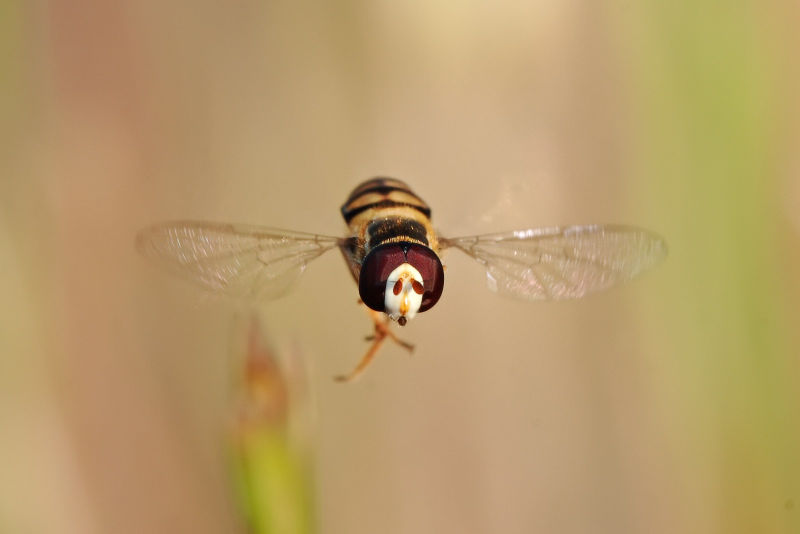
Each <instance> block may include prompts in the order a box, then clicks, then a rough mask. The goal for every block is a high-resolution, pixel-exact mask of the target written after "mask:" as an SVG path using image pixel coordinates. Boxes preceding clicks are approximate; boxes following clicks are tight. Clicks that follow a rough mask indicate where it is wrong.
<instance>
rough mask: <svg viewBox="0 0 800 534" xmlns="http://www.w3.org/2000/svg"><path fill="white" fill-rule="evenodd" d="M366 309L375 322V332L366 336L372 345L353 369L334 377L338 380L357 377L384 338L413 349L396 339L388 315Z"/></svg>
mask: <svg viewBox="0 0 800 534" xmlns="http://www.w3.org/2000/svg"><path fill="white" fill-rule="evenodd" d="M367 311H368V312H369V314H370V317H372V321H373V323H375V333H374V334H373V335H371V336H368V337H367V341H372V345H371V346H370V348H369V350H367V353H366V354H364V356H363V357H362V358H361V361H360V362H358V365H357V366H356V368H355V369H353V370H352V371H351V372H350V373H349V374H346V375H338V376H336V377H335V378H336V380H337V381H339V382H351V381H353V380H355V379H356V378H358V376H359V375H361V373H363V372H364V369H366V368H367V367H368V366H369V364H370V362H372V359H373V358H374V357H375V355H376V354H377V353H378V349H379V348H380V347H381V345H383V342H384V340H386V338H389V339H391V340H392V341H394V342H395V343H397V344H398V345H400V346H401V347H403V348H405V349H407V350H408V351H409V352H411V351H413V350H414V345H412V344H411V343H407V342H405V341H403V340H401V339H398V337H397V336H396V335H395V334H394V332H392V331H391V329H390V328H389V322H390V319H389V318H388V317H386V316H385V315H383V314H382V313H380V312H376V311H375V310H371V309H369V308H367Z"/></svg>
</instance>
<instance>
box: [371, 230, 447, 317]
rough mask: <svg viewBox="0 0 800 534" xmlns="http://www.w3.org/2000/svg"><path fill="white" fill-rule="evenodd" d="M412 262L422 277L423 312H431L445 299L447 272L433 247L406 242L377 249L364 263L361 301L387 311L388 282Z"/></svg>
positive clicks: (373, 307) (420, 308)
mask: <svg viewBox="0 0 800 534" xmlns="http://www.w3.org/2000/svg"><path fill="white" fill-rule="evenodd" d="M406 262H408V263H410V264H411V265H412V266H414V268H415V269H416V270H418V271H419V274H420V275H421V276H422V286H423V290H424V291H423V293H422V304H421V305H420V307H419V311H420V312H424V311H425V310H428V309H430V308H431V307H432V306H433V305H434V304H436V302H437V301H438V300H439V297H441V296H442V289H444V269H442V262H441V261H439V257H438V256H437V255H436V253H435V252H434V251H433V250H431V249H430V248H428V247H426V246H424V245H417V244H412V243H407V242H403V241H401V242H398V243H388V244H386V245H380V246H378V247H375V248H374V249H372V250H371V251H370V253H369V254H367V257H366V258H364V261H363V262H362V264H361V273H360V274H359V276H358V293H359V294H360V295H361V300H362V301H363V302H364V304H366V305H367V306H369V307H370V308H372V309H373V310H375V311H384V307H385V304H384V303H385V298H386V280H388V279H389V275H390V274H391V273H392V271H394V270H395V269H396V268H397V267H398V266H400V265H401V264H403V263H406Z"/></svg>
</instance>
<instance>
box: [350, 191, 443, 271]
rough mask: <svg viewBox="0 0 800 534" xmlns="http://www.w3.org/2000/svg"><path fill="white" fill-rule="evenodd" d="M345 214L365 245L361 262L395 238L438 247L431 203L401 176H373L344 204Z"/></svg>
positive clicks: (351, 228)
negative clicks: (375, 249) (416, 192)
mask: <svg viewBox="0 0 800 534" xmlns="http://www.w3.org/2000/svg"><path fill="white" fill-rule="evenodd" d="M342 216H343V217H344V220H345V222H346V223H347V224H348V226H349V227H350V231H351V235H352V236H353V237H354V238H356V240H357V241H358V242H359V245H360V247H359V248H361V249H362V253H363V254H362V255H359V254H356V256H357V257H356V259H357V260H359V263H360V260H361V259H363V256H364V255H366V254H367V253H368V252H369V251H370V250H371V249H372V248H374V247H376V246H378V245H380V244H383V243H389V242H394V241H409V242H411V243H419V244H421V245H425V246H428V247H431V248H432V249H434V251H438V248H439V246H438V245H439V243H438V240H437V239H436V234H435V233H434V230H433V227H432V226H431V209H430V207H429V206H428V204H426V203H425V201H424V200H422V199H421V198H419V197H418V196H417V195H416V194H415V193H414V192H413V191H412V190H411V188H410V187H408V185H406V184H405V183H404V182H401V181H400V180H396V179H394V178H372V179H370V180H367V181H365V182H363V183H361V184H360V185H359V186H358V187H356V188H355V189H354V190H353V192H352V193H350V196H349V197H348V199H347V201H346V202H345V203H344V205H343V206H342ZM354 252H356V251H354ZM359 256H360V257H359Z"/></svg>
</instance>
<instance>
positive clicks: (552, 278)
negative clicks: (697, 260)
mask: <svg viewBox="0 0 800 534" xmlns="http://www.w3.org/2000/svg"><path fill="white" fill-rule="evenodd" d="M442 244H443V246H445V247H447V246H450V247H454V248H457V249H460V250H462V251H463V252H465V253H467V254H469V255H470V256H472V257H473V258H475V259H476V260H477V261H478V262H480V263H481V264H483V265H484V267H486V277H487V284H488V286H489V289H491V290H492V291H495V292H497V293H500V294H502V295H506V296H511V297H515V298H521V299H526V300H563V299H577V298H581V297H583V296H585V295H587V294H589V293H593V292H596V291H601V290H604V289H607V288H609V287H611V286H614V285H616V284H619V283H622V282H625V281H627V280H630V279H631V278H633V277H635V276H636V275H638V274H639V273H641V272H642V271H645V270H647V269H649V268H650V267H652V266H653V265H655V264H656V263H658V262H659V261H661V260H662V259H663V258H664V257H665V256H666V253H667V246H666V243H665V242H664V240H663V239H662V238H661V237H659V236H657V235H655V234H653V233H651V232H648V231H647V230H643V229H640V228H635V227H631V226H610V225H609V226H603V225H592V226H566V227H555V228H535V229H530V230H520V231H515V232H508V233H501V234H488V235H481V236H471V237H460V238H456V239H444V240H442Z"/></svg>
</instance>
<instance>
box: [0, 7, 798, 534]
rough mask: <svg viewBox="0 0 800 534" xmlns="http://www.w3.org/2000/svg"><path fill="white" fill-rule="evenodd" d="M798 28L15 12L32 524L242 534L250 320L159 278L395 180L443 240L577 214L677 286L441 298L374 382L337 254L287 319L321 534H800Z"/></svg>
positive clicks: (19, 302) (313, 220) (396, 12)
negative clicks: (238, 450)
mask: <svg viewBox="0 0 800 534" xmlns="http://www.w3.org/2000/svg"><path fill="white" fill-rule="evenodd" d="M798 17H800V6H799V5H798V4H797V3H796V2H791V1H788V0H766V1H760V2H755V1H745V2H728V3H724V2H723V3H719V2H712V1H709V0H693V1H688V0H678V1H673V2H658V1H652V0H645V1H642V2H629V1H624V0H609V1H605V2H596V1H591V0H575V1H566V2H563V1H562V2H552V1H545V0H538V1H530V2H519V1H512V0H508V1H500V2H492V3H483V2H461V3H452V2H442V1H437V0H434V1H430V0H429V1H425V2H420V1H411V2H363V1H354V0H345V1H341V2H336V3H333V4H320V3H317V2H309V1H306V0H299V1H293V2H288V1H287V2H269V1H263V2H237V3H233V4H232V3H228V4H219V3H216V2H207V1H202V0H201V1H192V2H188V1H174V2H166V3H165V2H154V1H151V0H145V1H141V2H128V3H113V2H97V1H90V0H71V1H69V2H67V1H63V0H53V1H50V2H22V1H19V0H5V1H4V2H2V3H0V80H2V83H0V173H1V176H0V273H2V276H0V473H2V476H1V477H0V532H3V533H6V532H8V533H50V532H58V533H64V534H70V533H81V534H86V533H89V534H93V533H106V532H114V533H116V534H125V533H141V532H159V533H161V532H164V533H167V532H169V533H176V532H192V533H194V534H203V533H209V534H210V533H219V532H243V531H244V523H243V520H242V519H241V516H240V514H239V512H238V511H237V507H236V505H235V502H234V498H233V496H232V492H231V484H230V482H231V481H230V479H231V474H230V465H229V462H228V454H229V453H228V452H227V445H226V440H227V437H226V436H227V433H228V432H229V428H230V423H231V413H232V409H233V408H232V407H233V405H234V404H235V402H234V399H235V398H236V387H237V386H236V384H237V381H236V379H235V377H236V376H238V374H239V373H240V369H241V366H242V361H241V358H238V357H237V355H236V354H237V353H236V351H232V350H231V338H232V336H233V334H232V332H235V331H236V330H235V329H234V328H233V325H234V322H235V319H234V317H235V315H236V313H237V312H238V310H237V305H236V304H235V303H229V302H226V301H222V300H213V299H211V300H209V299H206V298H204V296H203V295H202V294H201V292H199V291H198V290H196V289H195V288H194V286H191V285H189V284H188V283H186V282H184V281H181V280H178V279H175V278H172V277H169V276H166V275H164V274H162V273H161V272H159V271H157V270H155V269H153V268H152V266H150V265H148V264H146V262H145V261H143V260H142V258H140V257H139V256H137V255H136V253H135V250H134V247H133V240H134V235H135V233H136V232H137V230H139V229H140V228H142V227H144V226H146V225H148V224H151V223H153V222H156V221H160V220H169V219H183V218H191V219H206V220H216V221H229V222H240V223H249V224H260V225H268V226H276V227H282V228H289V229H295V230H302V231H308V232H316V233H322V234H333V235H340V234H341V233H343V232H344V224H343V221H342V220H341V217H340V215H339V212H338V209H339V206H340V205H341V203H342V202H343V201H344V200H345V198H346V197H347V195H348V194H349V192H350V190H351V189H352V188H353V187H354V186H355V185H356V184H357V183H358V182H360V181H361V180H363V179H366V178H368V177H371V176H375V175H388V176H395V177H398V178H400V179H403V180H405V181H407V182H408V183H409V184H410V185H411V186H412V187H413V188H414V189H415V190H416V191H417V192H418V194H419V195H420V196H421V197H422V198H424V199H425V200H426V201H427V202H428V203H429V204H430V205H431V206H432V207H433V210H434V223H435V224H436V226H437V227H438V228H439V229H440V230H441V232H442V233H443V234H444V235H448V236H457V235H467V234H474V233H488V232H495V231H503V230H509V229H515V228H526V227H534V226H542V225H554V224H572V223H625V224H635V225H638V226H643V227H646V228H649V229H652V230H654V231H657V232H659V233H660V234H662V235H663V236H664V237H665V238H666V240H667V241H668V243H669V246H670V255H669V257H668V259H667V261H666V262H665V263H664V264H662V265H661V266H659V267H658V268H657V269H655V270H654V271H652V272H650V273H648V274H647V275H646V276H643V277H642V278H640V279H638V280H636V281H635V282H633V283H631V284H628V285H626V286H624V287H621V288H619V289H617V290H614V291H611V292H608V293H604V294H600V295H595V296H593V297H591V298H587V299H585V300H583V301H578V302H563V303H535V304H533V303H524V302H514V301H510V300H505V299H502V298H500V297H497V296H495V295H493V294H491V293H490V292H489V291H488V290H487V289H486V287H485V280H484V278H485V277H484V274H483V273H482V271H481V269H480V267H479V266H478V265H477V264H474V262H472V260H470V259H469V258H467V257H465V256H461V255H458V254H457V253H456V252H453V253H451V254H448V255H446V256H445V258H444V259H445V263H446V264H447V267H448V270H447V275H448V278H447V287H446V288H445V294H444V296H443V298H442V300H441V301H440V303H439V304H438V305H437V306H436V307H435V308H434V309H432V310H431V311H430V312H428V313H425V314H424V315H423V316H420V317H419V318H418V319H416V320H414V321H413V322H411V323H410V324H409V326H407V327H406V328H405V329H403V331H402V334H403V337H404V338H405V339H407V340H408V341H410V342H413V343H415V344H416V345H417V348H416V351H415V353H414V355H413V356H411V357H409V356H408V355H407V354H406V353H405V352H404V351H403V350H402V349H400V348H399V347H396V346H393V345H387V347H385V349H384V350H383V351H382V353H381V354H380V355H379V357H378V358H377V360H376V362H375V363H374V364H373V365H372V367H371V368H370V369H369V370H368V372H367V374H366V375H365V376H364V377H363V378H362V379H361V380H360V381H359V382H358V383H356V384H352V385H342V384H338V383H334V382H333V381H332V379H331V377H332V376H333V375H335V374H339V373H342V372H346V371H349V370H350V369H351V368H352V367H353V365H355V363H356V362H357V360H358V359H359V358H360V357H361V355H362V354H363V351H364V350H365V349H366V343H365V342H364V341H363V337H364V336H365V335H367V334H369V333H370V331H371V323H370V322H369V320H368V318H367V316H366V314H365V313H364V312H363V310H361V309H360V308H359V307H358V306H357V305H356V299H357V290H356V288H355V286H354V284H353V283H352V280H351V278H350V275H349V274H348V272H347V269H346V267H345V265H344V263H343V261H342V259H341V258H340V257H339V256H338V255H337V254H336V253H329V254H328V255H326V256H323V257H322V258H320V259H318V260H316V261H315V262H314V263H313V264H312V265H311V266H310V267H309V269H308V271H307V272H306V274H305V275H304V276H303V278H302V279H301V280H300V282H299V283H298V284H297V286H296V288H295V290H294V291H293V292H292V293H291V294H290V295H289V296H287V297H285V298H282V299H280V300H278V301H274V302H269V303H264V304H263V306H261V307H260V311H261V317H262V321H263V329H264V332H265V335H266V336H268V338H269V340H270V342H271V343H272V344H273V345H274V346H275V347H278V349H276V350H278V351H286V350H288V349H287V348H288V347H293V348H292V349H291V350H295V351H297V352H299V353H300V354H302V355H303V357H304V363H303V365H304V366H305V367H306V368H307V369H308V377H309V378H308V380H309V384H308V387H309V391H312V392H313V400H314V407H315V408H314V411H315V417H314V420H315V421H316V426H315V428H314V429H313V436H314V437H313V445H314V447H315V448H314V453H313V468H314V472H315V482H314V484H315V486H314V493H315V497H314V502H315V505H314V506H315V516H316V523H317V526H318V531H319V532H322V533H347V534H359V533H408V532H415V533H428V532H430V533H450V532H453V533H456V532H458V533H461V532H476V533H477V532H502V533H531V532H559V533H598V532H608V533H612V532H613V533H637V532H652V533H675V532H697V533H708V532H720V533H723V532H724V533H738V532H741V533H754V532H759V533H767V532H768V533H773V532H774V533H780V532H800V426H799V423H800V410H799V409H798V407H799V406H800V404H799V403H800V359H799V358H800V335H799V334H798V330H797V324H798V318H800V313H798V301H800V300H799V299H800V274H798V273H800V252H798V250H800V237H799V236H800V234H799V233H798V232H800V156H798V154H800V150H798V149H800V100H798V97H797V95H798V94H799V93H798V89H800V86H799V85H800V84H798V80H800V77H798V74H800V72H798V71H799V70H800V62H798V60H797V50H798V49H800V39H799V38H798V35H797V31H796V25H797V24H796V23H797V21H798V20H799V19H798Z"/></svg>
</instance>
